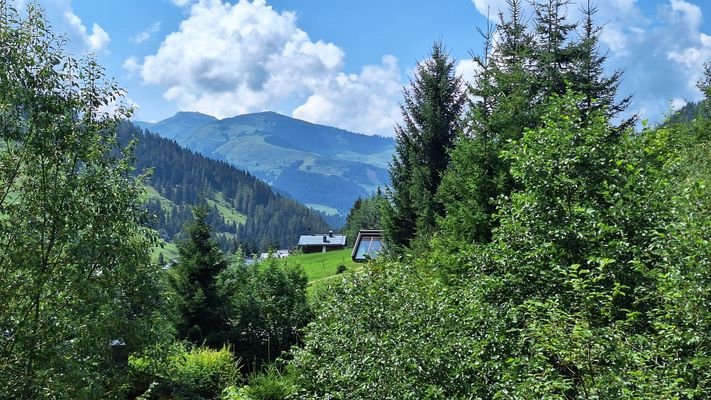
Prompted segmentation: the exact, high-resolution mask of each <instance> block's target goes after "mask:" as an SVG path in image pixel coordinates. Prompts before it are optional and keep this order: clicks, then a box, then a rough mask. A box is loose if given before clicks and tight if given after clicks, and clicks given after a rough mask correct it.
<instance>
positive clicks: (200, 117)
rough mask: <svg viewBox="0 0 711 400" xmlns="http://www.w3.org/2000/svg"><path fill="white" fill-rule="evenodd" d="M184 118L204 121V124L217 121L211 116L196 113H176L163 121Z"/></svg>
mask: <svg viewBox="0 0 711 400" xmlns="http://www.w3.org/2000/svg"><path fill="white" fill-rule="evenodd" d="M186 118H189V119H193V120H202V121H205V123H208V122H213V121H217V120H218V119H217V118H215V117H213V116H212V115H208V114H203V113H201V112H198V111H178V112H177V113H175V115H173V116H172V117H170V118H167V119H166V120H164V121H167V120H169V119H186ZM161 122H163V121H161Z"/></svg>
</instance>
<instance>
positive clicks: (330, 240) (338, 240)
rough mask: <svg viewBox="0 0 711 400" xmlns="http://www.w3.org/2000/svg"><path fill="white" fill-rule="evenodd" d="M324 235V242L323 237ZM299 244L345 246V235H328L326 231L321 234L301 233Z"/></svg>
mask: <svg viewBox="0 0 711 400" xmlns="http://www.w3.org/2000/svg"><path fill="white" fill-rule="evenodd" d="M324 236H325V237H326V240H327V241H326V242H324V240H323V238H324ZM298 245H299V246H345V245H346V235H336V234H334V235H333V236H329V234H328V233H324V234H321V235H301V236H300V237H299V244H298Z"/></svg>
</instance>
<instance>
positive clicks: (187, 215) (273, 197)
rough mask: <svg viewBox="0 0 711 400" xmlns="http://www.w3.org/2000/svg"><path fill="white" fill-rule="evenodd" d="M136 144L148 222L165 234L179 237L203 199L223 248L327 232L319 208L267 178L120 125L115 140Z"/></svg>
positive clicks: (253, 248)
mask: <svg viewBox="0 0 711 400" xmlns="http://www.w3.org/2000/svg"><path fill="white" fill-rule="evenodd" d="M133 139H135V140H136V145H135V148H134V153H135V165H136V169H137V171H136V172H137V173H139V174H140V173H143V172H146V171H148V170H150V171H151V173H150V176H149V178H148V180H147V182H146V183H147V184H148V185H149V186H150V189H152V191H150V192H149V193H152V195H149V196H148V198H147V200H146V206H147V209H148V211H149V213H150V214H151V215H153V216H155V219H154V220H153V221H152V222H151V224H150V225H151V227H153V228H154V229H156V230H157V231H158V232H159V233H160V234H161V236H163V238H164V239H165V240H168V241H173V240H175V239H178V234H179V233H180V232H181V230H182V228H183V226H184V225H185V223H186V222H188V221H190V220H191V219H192V210H191V209H192V206H194V205H197V204H199V203H200V202H202V201H207V203H208V205H209V206H210V208H211V210H212V212H211V213H210V215H209V220H210V224H211V226H213V228H214V229H215V231H216V235H217V239H218V241H219V242H220V244H221V247H222V248H223V249H229V250H234V249H236V248H238V247H242V250H243V251H245V252H246V253H248V254H251V253H252V252H263V251H267V250H268V249H269V248H289V247H291V246H294V245H295V244H296V242H297V241H298V238H299V235H301V234H304V233H308V232H327V231H328V230H329V228H328V225H327V224H326V222H324V220H323V218H322V217H321V216H320V215H319V213H317V212H315V211H313V210H310V209H308V208H306V207H304V206H303V205H301V204H299V203H297V202H296V201H294V200H292V199H290V198H287V197H285V196H282V195H279V194H275V193H274V192H273V191H272V189H271V188H270V187H269V185H267V184H266V183H264V182H262V181H261V180H259V179H257V178H255V177H254V176H253V175H251V174H249V173H247V172H244V171H241V170H238V169H237V168H235V167H233V166H231V165H229V164H227V163H226V162H223V161H216V160H212V159H209V158H207V157H205V156H202V155H200V154H198V153H195V152H193V151H190V150H187V149H184V148H182V147H180V146H179V145H178V144H177V143H175V142H174V141H172V140H168V139H164V138H162V137H160V136H158V135H156V134H153V133H150V132H148V131H146V132H143V131H141V129H140V128H138V127H136V126H135V125H133V124H131V123H124V124H122V125H120V126H119V140H120V143H122V144H127V143H128V142H129V141H130V140H133Z"/></svg>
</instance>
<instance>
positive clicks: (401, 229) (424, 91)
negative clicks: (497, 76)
mask: <svg viewBox="0 0 711 400" xmlns="http://www.w3.org/2000/svg"><path fill="white" fill-rule="evenodd" d="M404 96H405V100H404V105H403V106H402V114H403V125H398V126H396V127H395V132H396V135H397V138H396V146H395V152H396V154H395V156H394V158H393V161H392V163H391V165H390V177H391V182H392V189H391V190H390V192H389V194H390V207H389V209H388V211H387V213H386V223H385V226H386V235H387V237H388V240H389V241H390V242H391V244H392V245H394V246H395V247H402V246H409V245H410V242H411V240H412V239H413V238H414V237H415V236H416V235H420V236H422V237H424V236H427V234H428V233H430V232H432V231H433V230H434V228H435V222H436V217H437V216H438V215H441V214H442V213H443V210H444V208H443V206H442V204H441V203H440V202H438V201H437V199H436V198H435V193H436V192H437V188H438V187H439V184H440V180H441V175H442V173H443V172H444V170H445V169H446V167H447V165H448V164H449V154H448V151H449V149H450V148H451V147H452V146H453V143H454V139H455V137H456V132H457V131H458V129H459V119H460V117H461V112H462V109H463V107H464V105H465V96H464V94H463V90H462V83H461V80H460V78H458V77H456V76H455V74H454V62H453V60H452V59H450V57H449V56H448V55H447V54H446V52H445V49H444V47H443V46H442V44H441V43H435V44H434V45H433V46H432V53H431V55H430V58H428V59H427V60H425V61H423V62H421V63H420V64H418V66H417V71H416V74H415V78H414V81H413V82H412V83H411V85H410V88H409V90H405V93H404Z"/></svg>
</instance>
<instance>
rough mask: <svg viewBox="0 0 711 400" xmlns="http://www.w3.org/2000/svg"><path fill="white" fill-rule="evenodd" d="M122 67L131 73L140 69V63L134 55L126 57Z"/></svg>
mask: <svg viewBox="0 0 711 400" xmlns="http://www.w3.org/2000/svg"><path fill="white" fill-rule="evenodd" d="M122 66H123V68H124V69H125V70H126V71H128V72H129V73H130V74H131V75H133V74H136V73H138V72H140V71H141V64H140V63H139V62H138V59H137V58H136V57H133V56H131V57H129V58H127V59H126V60H125V61H124V62H123V64H122Z"/></svg>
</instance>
